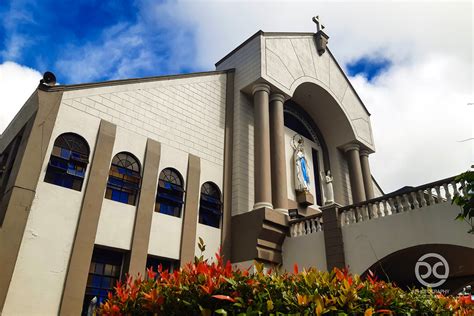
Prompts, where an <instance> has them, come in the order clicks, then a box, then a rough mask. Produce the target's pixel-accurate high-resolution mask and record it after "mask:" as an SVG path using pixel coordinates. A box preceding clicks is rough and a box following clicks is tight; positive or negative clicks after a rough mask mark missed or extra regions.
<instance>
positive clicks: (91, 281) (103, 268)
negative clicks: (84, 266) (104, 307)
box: [81, 248, 123, 315]
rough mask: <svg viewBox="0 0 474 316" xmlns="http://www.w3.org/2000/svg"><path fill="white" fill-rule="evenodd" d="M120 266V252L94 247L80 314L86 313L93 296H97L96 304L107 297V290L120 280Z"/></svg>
mask: <svg viewBox="0 0 474 316" xmlns="http://www.w3.org/2000/svg"><path fill="white" fill-rule="evenodd" d="M122 266H123V254H122V253H120V252H116V251H111V250H106V249H102V248H95V249H94V252H93V254H92V260H91V264H90V268H89V275H88V278H87V286H86V292H85V296H84V303H83V307H82V313H81V315H87V309H88V307H89V304H90V302H91V300H92V299H93V298H94V297H96V298H97V304H96V306H99V305H100V303H103V302H104V301H105V300H106V299H107V294H108V292H109V291H112V289H113V288H114V286H115V285H116V284H117V281H119V280H120V277H121V273H122V272H121V270H122Z"/></svg>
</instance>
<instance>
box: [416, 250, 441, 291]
mask: <svg viewBox="0 0 474 316" xmlns="http://www.w3.org/2000/svg"><path fill="white" fill-rule="evenodd" d="M428 258H435V259H436V260H429V261H430V262H432V263H433V262H434V263H433V264H430V263H429V262H426V261H425V260H426V259H428ZM421 267H423V268H424V269H420V268H421ZM442 267H444V269H440V268H442ZM420 270H426V271H422V272H421V271H420ZM440 270H441V272H440ZM443 270H444V271H443ZM423 272H424V273H423ZM448 275H449V265H448V262H447V261H446V259H444V257H443V256H442V255H440V254H437V253H427V254H425V255H423V256H421V257H420V259H418V262H417V263H416V265H415V276H416V279H417V280H418V282H420V283H421V284H422V285H424V286H426V287H432V288H433V287H438V286H440V285H441V284H443V283H444V282H446V279H447V278H448ZM431 276H433V278H431ZM429 278H431V279H430V281H431V280H433V279H436V280H437V281H434V282H432V283H429V282H427V279H429Z"/></svg>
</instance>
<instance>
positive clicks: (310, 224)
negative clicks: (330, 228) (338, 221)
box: [290, 213, 323, 237]
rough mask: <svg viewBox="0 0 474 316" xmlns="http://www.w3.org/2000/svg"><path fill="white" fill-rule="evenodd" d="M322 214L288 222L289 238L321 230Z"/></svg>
mask: <svg viewBox="0 0 474 316" xmlns="http://www.w3.org/2000/svg"><path fill="white" fill-rule="evenodd" d="M322 216H323V214H322V213H319V214H314V215H311V216H307V217H304V218H299V219H294V220H292V221H290V236H291V237H297V236H303V235H308V234H312V233H316V232H320V231H322V230H323V222H322Z"/></svg>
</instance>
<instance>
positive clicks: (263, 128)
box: [252, 83, 273, 210]
mask: <svg viewBox="0 0 474 316" xmlns="http://www.w3.org/2000/svg"><path fill="white" fill-rule="evenodd" d="M252 90H253V91H252V94H253V104H254V131H253V134H254V192H255V204H254V206H253V209H254V210H256V209H259V208H262V207H268V208H273V205H272V187H271V186H272V180H271V167H270V119H269V102H268V100H269V94H270V86H269V85H267V84H264V83H258V84H255V85H254V86H253V89H252Z"/></svg>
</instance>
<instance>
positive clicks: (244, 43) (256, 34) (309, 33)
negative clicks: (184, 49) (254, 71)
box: [214, 30, 315, 67]
mask: <svg viewBox="0 0 474 316" xmlns="http://www.w3.org/2000/svg"><path fill="white" fill-rule="evenodd" d="M314 34H315V33H312V32H264V31H262V30H259V31H257V32H256V33H255V34H253V35H252V36H250V37H249V38H247V39H246V40H245V41H244V42H242V44H240V45H239V46H237V47H236V48H234V49H233V50H232V51H231V52H230V53H228V54H227V55H225V56H224V57H222V58H221V59H220V60H219V61H218V62H216V63H215V64H214V65H215V66H216V67H217V66H219V65H220V64H222V63H223V62H224V61H225V60H226V59H227V58H229V57H230V56H232V55H233V54H234V53H235V52H236V51H238V50H239V49H241V48H242V47H244V46H245V45H247V44H248V43H249V42H250V41H251V40H253V39H254V38H255V37H257V36H260V35H263V36H290V35H292V36H295V35H296V36H302V35H305V36H306V35H307V36H313V35H314Z"/></svg>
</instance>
